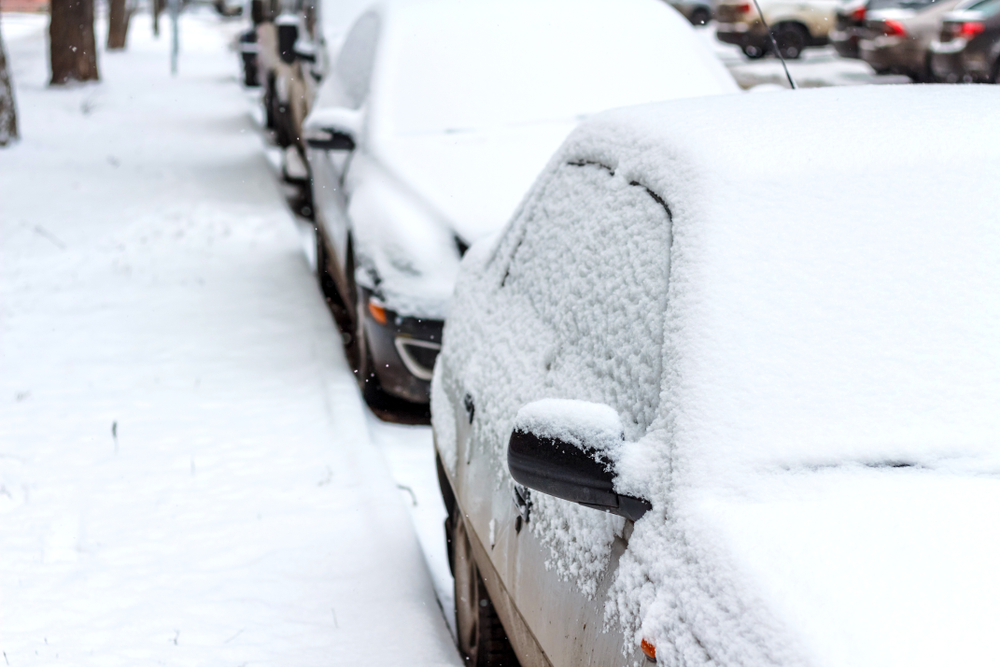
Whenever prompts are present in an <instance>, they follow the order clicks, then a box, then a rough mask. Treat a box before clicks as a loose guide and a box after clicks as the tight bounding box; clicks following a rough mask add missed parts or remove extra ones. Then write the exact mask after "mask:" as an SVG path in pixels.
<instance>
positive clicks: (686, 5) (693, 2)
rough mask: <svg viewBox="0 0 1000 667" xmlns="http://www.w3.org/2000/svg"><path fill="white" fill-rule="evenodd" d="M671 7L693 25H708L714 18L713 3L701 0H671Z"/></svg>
mask: <svg viewBox="0 0 1000 667" xmlns="http://www.w3.org/2000/svg"><path fill="white" fill-rule="evenodd" d="M669 4H670V6H671V7H673V8H674V9H676V10H677V11H678V12H680V13H681V15H682V16H683V17H684V18H686V19H687V20H688V21H690V22H691V25H708V22H709V21H711V20H712V5H710V4H709V3H708V2H702V1H699V0H670V1H669Z"/></svg>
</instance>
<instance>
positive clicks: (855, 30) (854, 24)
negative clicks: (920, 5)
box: [830, 0, 900, 59]
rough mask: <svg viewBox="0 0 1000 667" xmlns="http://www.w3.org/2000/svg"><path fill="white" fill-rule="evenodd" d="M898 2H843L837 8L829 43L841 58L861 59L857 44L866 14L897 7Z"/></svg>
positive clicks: (891, 0) (862, 30) (867, 0)
mask: <svg viewBox="0 0 1000 667" xmlns="http://www.w3.org/2000/svg"><path fill="white" fill-rule="evenodd" d="M899 3H900V0H845V1H844V2H842V3H841V4H840V5H838V6H837V11H836V12H835V16H836V18H835V22H834V27H833V29H832V30H831V31H830V43H831V44H833V47H834V49H835V50H836V51H837V54H838V55H839V56H840V57H842V58H855V59H858V58H861V50H860V46H859V42H860V40H861V37H862V35H863V34H864V27H865V17H866V16H867V14H868V12H870V11H875V10H878V9H885V8H887V7H895V6H897V5H899Z"/></svg>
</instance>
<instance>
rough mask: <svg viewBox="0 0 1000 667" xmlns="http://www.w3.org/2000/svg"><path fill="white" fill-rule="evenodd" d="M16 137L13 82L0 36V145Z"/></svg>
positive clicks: (4, 144)
mask: <svg viewBox="0 0 1000 667" xmlns="http://www.w3.org/2000/svg"><path fill="white" fill-rule="evenodd" d="M15 139H17V109H16V108H15V107H14V83H13V82H12V81H11V80H10V71H9V70H8V67H7V52H6V51H5V50H4V47H3V36H0V146H6V145H7V144H9V143H11V142H12V141H14V140H15Z"/></svg>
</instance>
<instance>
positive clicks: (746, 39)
mask: <svg viewBox="0 0 1000 667" xmlns="http://www.w3.org/2000/svg"><path fill="white" fill-rule="evenodd" d="M715 37H716V39H718V40H719V41H720V42H725V43H726V44H735V45H736V46H739V47H740V48H743V47H746V46H756V47H758V48H761V47H766V46H767V45H769V44H770V38H769V37H768V34H767V30H765V29H764V24H763V23H761V22H760V21H754V22H753V23H719V24H718V25H717V26H716V28H715Z"/></svg>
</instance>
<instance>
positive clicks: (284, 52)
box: [278, 22, 299, 65]
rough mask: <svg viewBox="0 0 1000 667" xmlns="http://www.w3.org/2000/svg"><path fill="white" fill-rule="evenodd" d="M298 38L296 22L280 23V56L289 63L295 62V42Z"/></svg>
mask: <svg viewBox="0 0 1000 667" xmlns="http://www.w3.org/2000/svg"><path fill="white" fill-rule="evenodd" d="M298 39H299V26H298V25H296V24H295V23H282V22H279V23H278V56H280V58H281V60H282V61H284V62H285V63H287V64H289V65H291V64H292V63H293V62H295V42H297V41H298Z"/></svg>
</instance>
